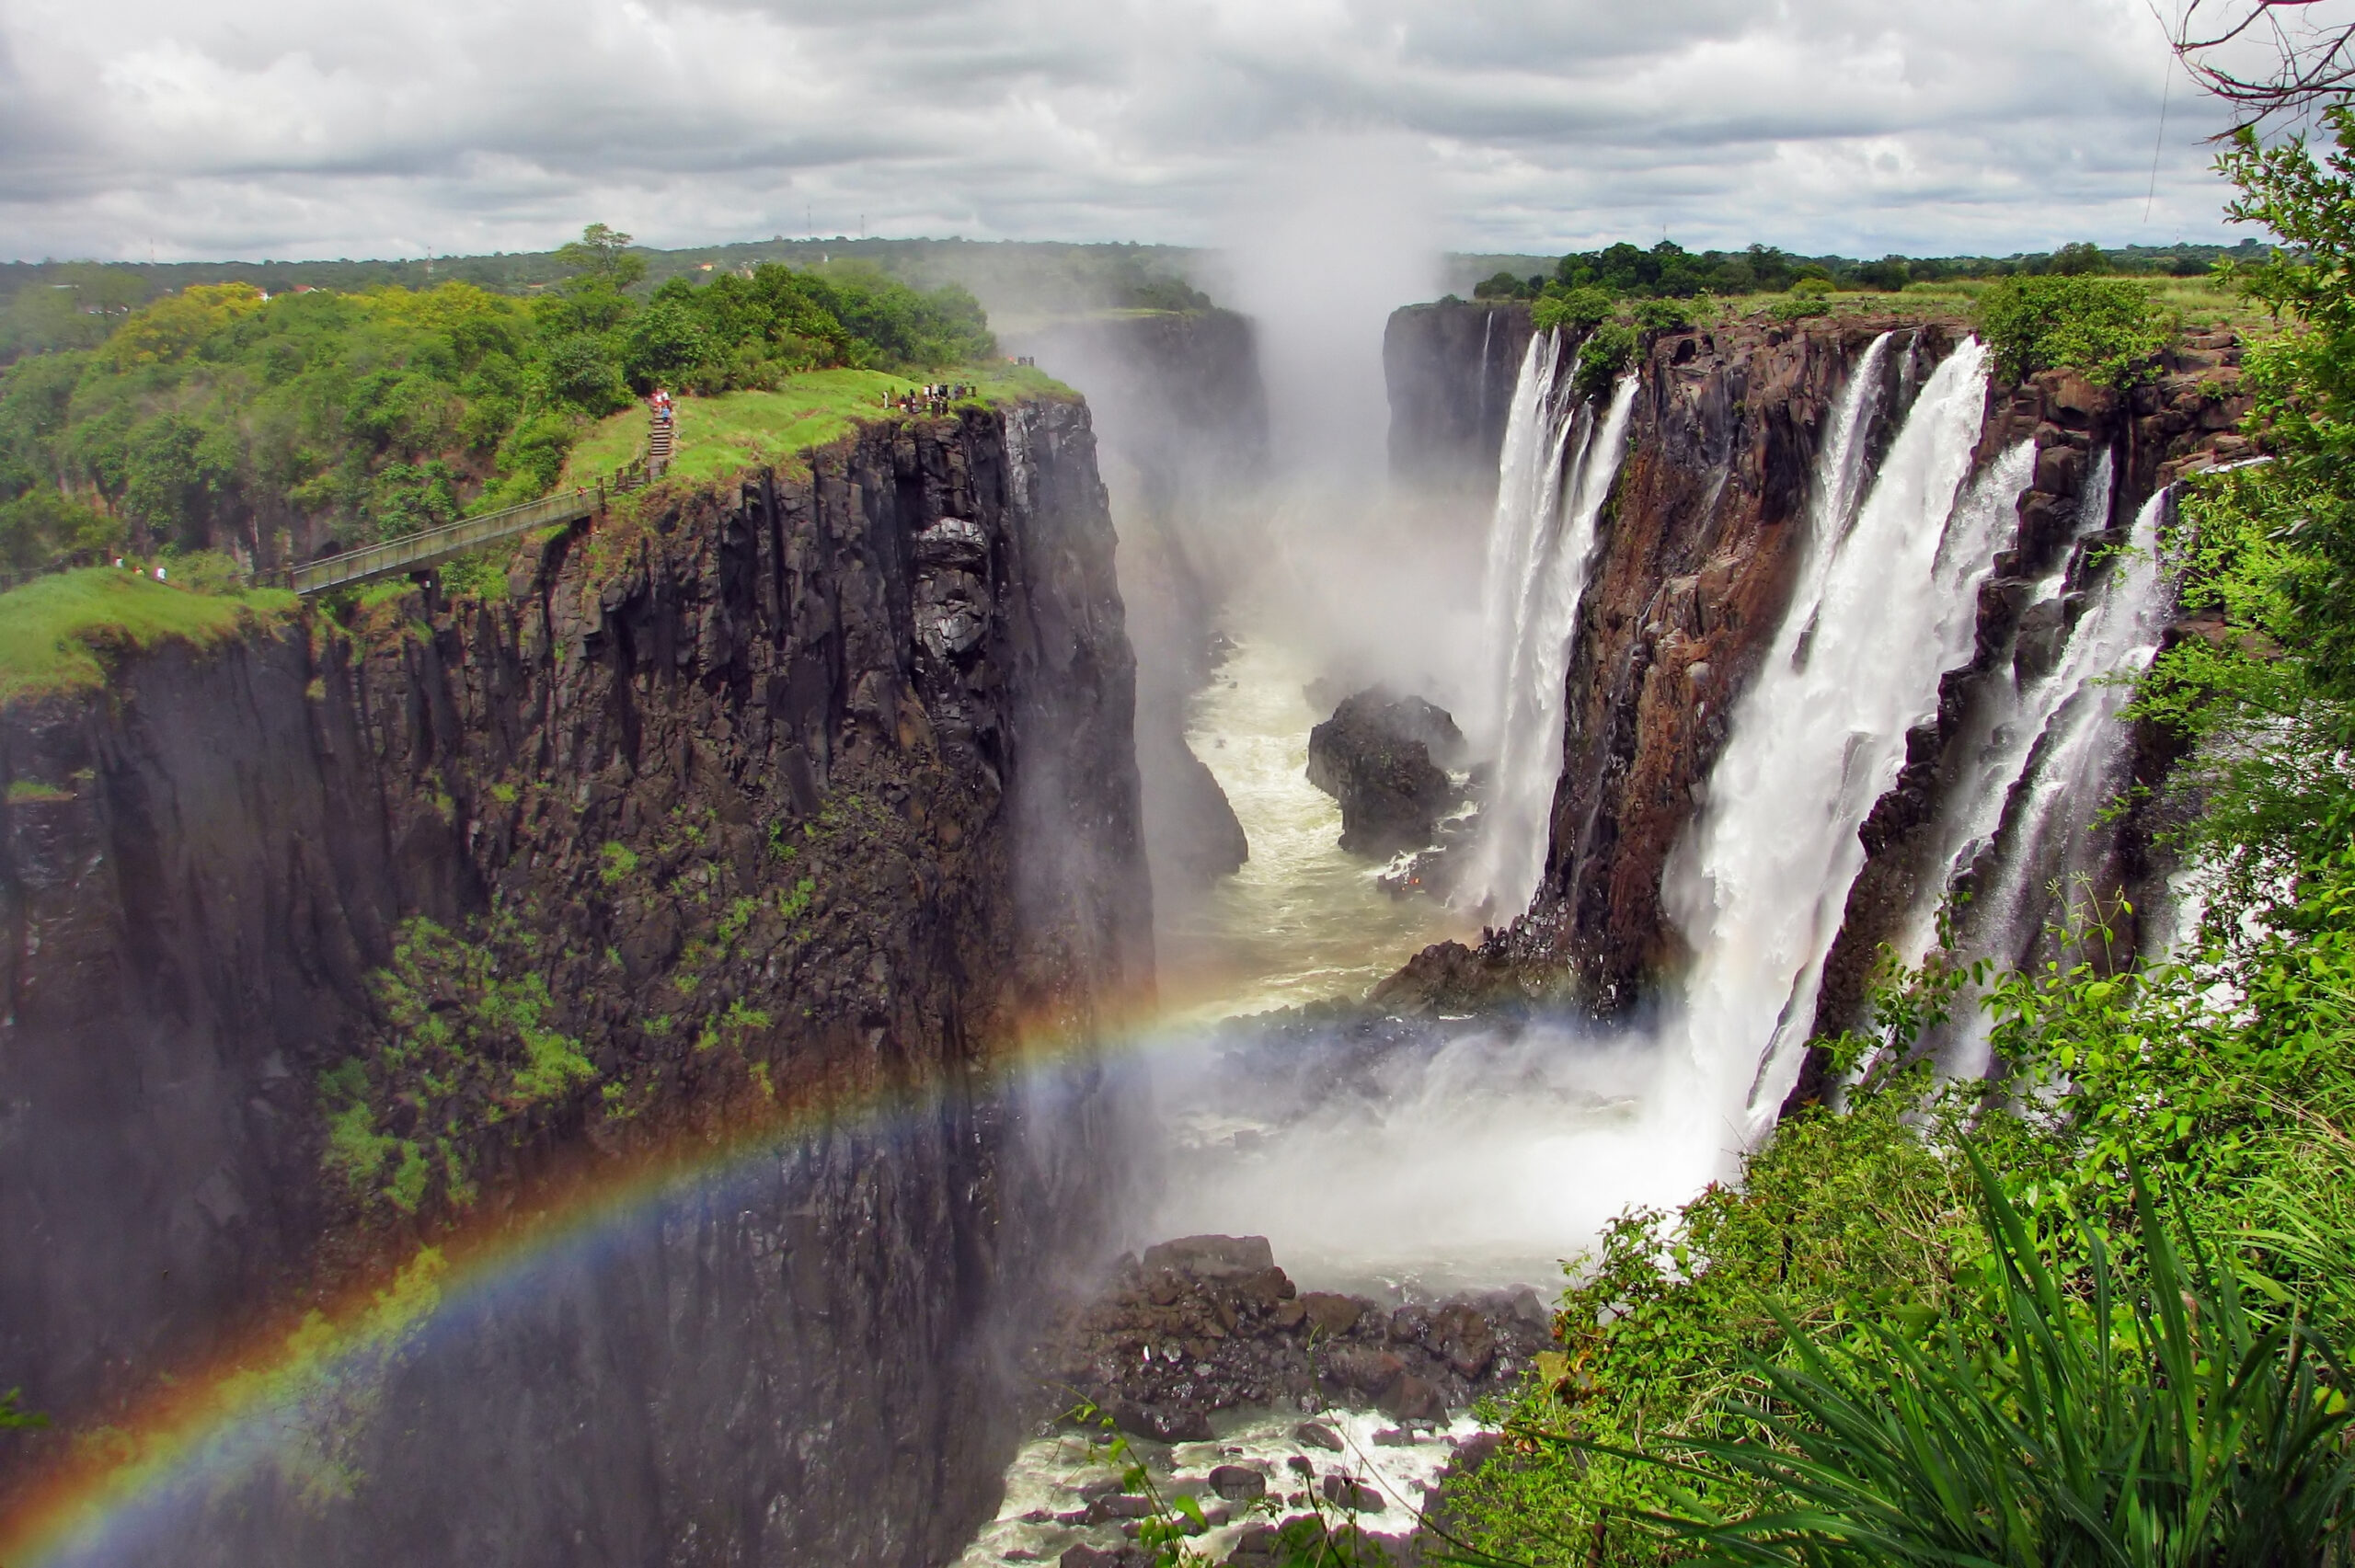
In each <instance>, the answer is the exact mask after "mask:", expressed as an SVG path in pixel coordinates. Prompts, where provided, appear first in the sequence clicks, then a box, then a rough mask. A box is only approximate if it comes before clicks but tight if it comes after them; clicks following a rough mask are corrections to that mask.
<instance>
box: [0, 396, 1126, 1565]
mask: <svg viewBox="0 0 2355 1568" xmlns="http://www.w3.org/2000/svg"><path fill="white" fill-rule="evenodd" d="M510 588H511V596H510V597H508V598H506V599H505V600H503V601H498V602H476V601H465V602H458V603H452V602H447V601H443V600H442V599H440V598H439V597H438V596H436V595H434V594H432V593H431V592H429V591H422V590H419V591H411V592H409V593H408V594H407V595H406V596H404V597H396V598H394V599H392V600H390V601H385V602H382V603H378V604H376V605H374V606H373V608H363V609H362V610H361V611H359V612H356V615H355V617H354V619H353V622H352V625H351V629H349V630H347V629H346V628H345V627H343V626H340V625H339V624H335V623H334V622H332V621H330V620H328V619H327V618H326V617H325V616H323V615H319V614H316V613H313V612H307V611H306V612H304V613H303V614H301V615H300V616H297V617H294V618H293V619H290V620H287V621H285V622H283V623H282V624H276V625H271V626H265V627H258V628H257V629H255V630H254V631H253V633H252V634H251V635H248V636H246V637H244V638H242V639H238V640H235V641H233V642H231V643H229V644H228V645H227V646H225V647H217V648H213V649H207V650H199V649H196V648H192V647H187V646H185V645H166V646H164V647H160V648H157V649H155V650H154V651H152V652H148V653H144V654H137V655H132V656H128V657H125V658H121V660H120V661H119V662H118V663H117V664H116V667H115V668H114V670H113V671H112V674H111V678H110V680H109V684H108V685H107V687H106V689H105V690H104V691H102V692H91V693H86V694H80V695H75V696H69V697H56V698H50V699H45V700H40V701H24V702H19V703H18V704H16V705H14V706H12V707H10V708H9V709H7V710H6V713H5V715H0V785H5V786H6V793H7V798H8V804H7V805H6V807H5V817H0V927H5V931H6V942H5V945H0V966H5V967H0V983H4V984H5V991H6V1019H5V1023H0V1117H5V1124H6V1137H5V1138H0V1238H4V1239H5V1240H0V1377H4V1378H5V1381H6V1382H7V1383H10V1384H14V1383H18V1382H21V1383H22V1384H23V1385H24V1387H25V1393H26V1399H27V1402H28V1403H29V1404H30V1405H32V1406H35V1407H37V1408H40V1409H43V1410H45V1411H48V1412H50V1413H52V1414H54V1415H56V1416H57V1417H59V1418H60V1420H61V1421H62V1422H63V1424H64V1425H65V1426H66V1428H67V1429H68V1431H71V1430H72V1429H74V1428H76V1427H86V1426H88V1425H92V1424H95V1423H98V1422H103V1421H107V1420H109V1419H117V1418H119V1413H121V1412H124V1411H126V1410H128V1409H130V1408H132V1402H133V1401H134V1400H135V1399H136V1398H137V1397H138V1396H139V1395H141V1394H142V1393H144V1392H145V1391H150V1390H152V1389H153V1388H154V1386H155V1379H157V1378H158V1377H159V1376H160V1375H162V1374H166V1373H169V1372H173V1371H176V1370H180V1369H184V1368H191V1367H201V1366H202V1365H203V1364H205V1363H206V1362H207V1361H208V1359H210V1358H212V1357H214V1356H218V1355H219V1354H221V1353H222V1352H223V1351H224V1350H226V1349H228V1348H231V1347H233V1346H235V1345H236V1344H237V1343H238V1342H239V1336H240V1335H241V1333H245V1332H246V1331H247V1329H248V1328H249V1327H250V1326H251V1324H252V1323H253V1322H255V1320H256V1318H257V1315H258V1312H259V1311H260V1310H261V1308H262V1306H263V1305H264V1304H270V1305H273V1306H275V1307H277V1308H279V1309H281V1310H282V1311H281V1315H283V1313H288V1312H292V1311H293V1310H298V1309H299V1308H300V1307H301V1306H303V1305H304V1304H305V1303H306V1302H307V1301H309V1300H311V1299H316V1298H317V1296H318V1294H319V1292H320V1290H321V1288H322V1287H323V1286H324V1285H325V1284H327V1283H332V1282H334V1281H336V1280H338V1279H350V1278H362V1277H365V1276H366V1275H367V1271H368V1268H369V1265H371V1264H372V1262H373V1261H375V1260H378V1259H382V1258H384V1257H387V1256H397V1255H400V1254H402V1253H405V1252H406V1251H407V1250H408V1248H409V1247H410V1246H411V1245H412V1244H414V1243H415V1242H420V1241H431V1240H433V1239H435V1238H437V1237H438V1236H440V1235H442V1234H443V1233H445V1232H451V1231H455V1232H457V1233H460V1234H463V1233H464V1232H465V1229H466V1228H467V1227H469V1226H481V1225H485V1224H494V1225H495V1224H496V1223H497V1221H498V1219H499V1217H500V1214H501V1213H502V1212H503V1211H504V1210H505V1209H507V1208H509V1207H527V1206H528V1204H529V1201H530V1200H531V1198H532V1196H533V1195H534V1192H535V1191H538V1190H541V1188H542V1187H543V1186H544V1185H546V1184H548V1183H552V1182H554V1181H555V1180H556V1179H557V1174H558V1173H576V1174H577V1173H578V1172H579V1171H580V1170H581V1169H582V1168H583V1167H586V1168H588V1169H591V1170H592V1171H593V1170H594V1169H595V1168H596V1167H597V1166H598V1164H599V1162H615V1163H626V1162H629V1161H630V1160H631V1159H633V1158H635V1157H638V1156H643V1155H650V1154H653V1153H656V1152H659V1151H661V1150H663V1149H665V1148H672V1147H677V1146H679V1145H681V1144H682V1143H683V1142H684V1143H686V1144H688V1145H690V1146H693V1143H694V1140H695V1139H707V1140H708V1139H716V1138H717V1137H718V1134H719V1133H720V1131H721V1130H722V1129H723V1128H724V1127H727V1126H729V1125H731V1120H732V1121H734V1122H741V1120H742V1119H743V1118H744V1117H746V1116H751V1117H752V1118H755V1119H757V1118H758V1117H759V1116H760V1115H761V1114H762V1113H763V1112H764V1109H765V1108H767V1107H769V1106H772V1105H774V1106H775V1107H778V1108H779V1109H780V1110H783V1109H787V1108H791V1107H797V1106H799V1107H806V1108H809V1109H810V1111H811V1112H813V1113H814V1112H822V1111H823V1110H824V1109H825V1108H826V1107H827V1106H829V1105H841V1104H848V1103H851V1102H852V1101H853V1100H861V1101H867V1100H872V1101H876V1102H878V1103H880V1104H886V1105H892V1106H897V1107H898V1109H897V1110H896V1111H895V1112H894V1113H893V1114H891V1115H890V1116H875V1117H864V1118H859V1119H829V1118H826V1117H823V1116H814V1119H813V1116H803V1117H802V1119H801V1124H800V1125H802V1126H803V1127H806V1128H810V1129H814V1130H809V1131H807V1133H806V1136H796V1137H795V1138H792V1139H784V1140H780V1141H777V1142H775V1143H774V1144H772V1145H769V1146H767V1147H766V1148H765V1149H764V1150H761V1151H757V1152H754V1153H752V1154H751V1155H749V1156H747V1157H746V1158H745V1159H744V1160H742V1161H741V1162H738V1163H737V1164H736V1165H734V1166H731V1167H730V1169H729V1171H728V1172H727V1173H726V1179H725V1180H724V1181H722V1182H719V1183H718V1184H717V1185H707V1186H703V1187H696V1188H693V1189H690V1190H685V1191H682V1192H680V1193H677V1194H674V1195H672V1196H670V1197H669V1198H666V1199H664V1200H663V1201H661V1203H659V1204H655V1205H651V1206H649V1207H645V1208H644V1209H643V1211H642V1212H638V1213H637V1214H635V1215H633V1216H631V1217H629V1218H628V1219H626V1221H616V1222H615V1230H613V1232H612V1234H611V1235H610V1236H608V1237H605V1238H603V1241H601V1242H600V1245H599V1246H598V1247H597V1248H596V1249H594V1250H592V1251H591V1252H589V1253H578V1254H566V1255H564V1256H561V1257H557V1258H554V1259H551V1260H550V1261H549V1262H548V1263H547V1264H546V1265H545V1269H544V1272H542V1273H541V1274H539V1275H536V1276H532V1277H531V1278H529V1279H527V1280H523V1281H521V1282H519V1284H518V1286H517V1288H512V1289H510V1290H507V1291H505V1292H501V1293H492V1294H490V1295H488V1296H486V1297H483V1298H482V1299H479V1300H477V1301H475V1302H474V1303H473V1305H472V1306H471V1307H470V1308H469V1309H468V1310H470V1311H472V1312H473V1313H474V1316H473V1317H472V1318H471V1319H470V1320H468V1321H467V1322H466V1323H465V1330H464V1333H462V1334H455V1335H453V1336H452V1337H451V1338H450V1339H449V1342H448V1343H447V1344H446V1345H434V1344H432V1343H431V1336H430V1335H429V1343H427V1344H426V1345H423V1346H422V1347H421V1348H420V1349H419V1352H418V1354H416V1355H415V1356H410V1357H405V1358H402V1359H399V1360H397V1361H396V1363H394V1364H392V1365H390V1366H389V1367H387V1368H385V1369H384V1371H383V1374H382V1376H381V1378H380V1379H378V1386H377V1388H376V1390H375V1392H374V1394H373V1396H372V1400H373V1402H372V1403H371V1404H370V1406H369V1408H370V1409H372V1410H373V1411H375V1412H376V1414H375V1415H374V1416H373V1417H372V1418H370V1419H367V1420H362V1421H358V1422H357V1423H356V1425H353V1426H352V1428H351V1429H350V1430H347V1431H341V1432H339V1433H338V1434H337V1435H335V1436H334V1437H333V1439H332V1444H333V1447H334V1450H335V1451H334V1455H333V1458H334V1459H335V1472H336V1473H337V1474H339V1475H343V1476H346V1477H348V1478H349V1479H350V1485H349V1487H348V1489H347V1490H348V1494H346V1495H341V1496H339V1497H331V1498H329V1499H327V1500H326V1501H324V1502H323V1501H321V1500H320V1499H319V1498H318V1497H317V1496H316V1495H315V1491H316V1489H311V1490H308V1491H306V1489H304V1488H303V1487H299V1486H296V1485H294V1484H293V1483H292V1482H289V1481H288V1480H287V1479H286V1478H285V1477H284V1476H283V1475H279V1474H275V1473H270V1474H262V1475H258V1476H254V1477H248V1478H246V1479H244V1480H242V1481H240V1482H238V1483H237V1484H236V1485H234V1486H223V1485H213V1486H212V1487H211V1490H210V1491H206V1490H204V1489H203V1488H200V1489H199V1490H198V1492H197V1493H195V1494H191V1500H190V1513H191V1516H190V1517H188V1518H176V1519H174V1520H172V1521H171V1522H170V1526H169V1528H168V1530H167V1532H165V1533H164V1534H162V1535H159V1536H158V1538H157V1539H146V1540H130V1541H122V1542H116V1543H113V1544H112V1545H110V1546H109V1552H108V1555H109V1560H111V1561H166V1560H169V1561H174V1562H200V1561H203V1562H224V1563H226V1562H247V1563H263V1562H289V1563H294V1562H318V1561H326V1560H356V1559H358V1558H359V1557H362V1556H364V1557H366V1558H367V1560H369V1561H374V1562H409V1561H416V1562H454V1561H465V1560H472V1559H487V1560H491V1561H498V1562H509V1563H534V1562H546V1563H550V1564H555V1563H580V1562H616V1563H619V1562H628V1563H646V1562H718V1561H726V1562H746V1563H753V1562H762V1563H787V1562H821V1561H822V1562H877V1563H887V1562H888V1563H902V1562H906V1563H913V1562H935V1561H939V1560H941V1559H943V1558H945V1557H947V1556H949V1555H953V1553H954V1551H956V1550H957V1548H958V1546H959V1544H960V1543H961V1541H962V1539H964V1537H965V1535H966V1534H967V1533H968V1532H969V1530H970V1529H971V1527H972V1526H973V1525H974V1524H975V1523H976V1522H977V1521H978V1520H979V1519H981V1518H982V1517H984V1516H986V1515H987V1512H988V1510H989V1508H990V1507H991V1506H992V1505H994V1494H995V1490H996V1488H997V1486H998V1483H999V1482H998V1472H999V1468H1000V1467H1001V1465H1002V1464H1003V1462H1004V1460H1005V1457H1006V1455H1007V1453H1008V1452H1010V1446H1011V1443H1012V1441H1013V1436H1014V1426H1013V1423H1014V1421H1015V1415H1014V1413H1013V1412H1012V1410H1011V1409H1010V1407H1009V1405H1008V1402H1007V1401H1006V1398H1005V1383H1004V1381H1003V1374H1002V1371H1001V1362H1000V1359H999V1356H998V1352H997V1343H996V1341H997V1336H998V1335H999V1334H1000V1333H1002V1332H1004V1330H1005V1326H1006V1324H1007V1323H1008V1322H1009V1321H1010V1320H1011V1319H1012V1318H1013V1317H1015V1316H1018V1315H1020V1314H1023V1313H1024V1312H1026V1311H1027V1310H1028V1309H1029V1308H1030V1307H1031V1306H1033V1305H1034V1304H1035V1302H1036V1299H1037V1297H1038V1296H1039V1295H1040V1292H1042V1291H1044V1290H1046V1289H1048V1288H1051V1286H1053V1285H1054V1284H1055V1283H1056V1282H1057V1280H1058V1278H1059V1277H1060V1276H1061V1275H1062V1274H1063V1272H1065V1271H1068V1270H1072V1269H1075V1268H1081V1267H1085V1266H1086V1265H1089V1264H1091V1263H1092V1262H1094V1261H1095V1260H1094V1258H1093V1255H1092V1252H1091V1249H1092V1247H1093V1245H1094V1242H1095V1239H1096V1234H1097V1229H1096V1228H1097V1220H1098V1219H1099V1218H1100V1217H1101V1216H1102V1215H1103V1214H1104V1213H1105V1211H1106V1210H1107V1209H1108V1208H1109V1206H1110V1205H1111V1204H1113V1203H1114V1202H1115V1201H1116V1200H1117V1194H1115V1193H1114V1192H1113V1191H1112V1190H1111V1187H1110V1185H1109V1183H1108V1182H1107V1181H1106V1179H1105V1178H1104V1177H1103V1176H1102V1174H1101V1172H1102V1171H1103V1169H1104V1168H1105V1167H1106V1166H1107V1164H1109V1152H1110V1151H1111V1150H1114V1149H1115V1148H1117V1147H1118V1145H1119V1143H1120V1131H1119V1129H1120V1121H1119V1118H1120V1105H1119V1103H1118V1099H1117V1097H1116V1096H1115V1095H1114V1094H1113V1093H1111V1092H1110V1091H1109V1089H1108V1088H1107V1087H1106V1085H1105V1084H1104V1082H1101V1081H1100V1079H1099V1077H1098V1075H1097V1072H1096V1070H1094V1069H1092V1068H1089V1067H1086V1066H1085V1065H1077V1066H1067V1067H1065V1068H1064V1069H1063V1070H1061V1071H1059V1072H1057V1073H1055V1074H1053V1075H1051V1076H1042V1075H1039V1074H1025V1073H1017V1072H1016V1071H1014V1070H1013V1069H1014V1068H1015V1067H1016V1066H1017V1047H1018V1046H1019V1045H1020V1044H1021V1042H1022V1040H1023V1038H1024V1037H1025V1036H1026V1035H1028V1036H1046V1037H1050V1038H1052V1037H1060V1036H1075V1035H1086V1034H1090V1033H1092V1032H1094V1031H1095V1030H1096V1029H1097V1027H1098V1026H1100V1025H1104V1024H1109V1022H1110V1020H1111V1018H1112V1017H1113V1015H1114V1014H1115V1013H1116V1012H1117V1010H1118V1009H1119V1008H1120V1006H1121V1005H1122V1004H1123V1003H1124V1002H1126V1001H1132V1000H1134V999H1135V998H1136V997H1137V995H1138V994H1139V993H1140V992H1141V991H1144V990H1148V989H1149V986H1150V980H1151V977H1150V940H1151V939H1150V919H1151V917H1150V896H1149V892H1148V890H1147V886H1146V880H1145V871H1144V864H1143V850H1142V835H1141V830H1140V826H1139V814H1138V805H1137V780H1136V773H1135V768H1134V764H1133V761H1132V756H1133V750H1132V732H1131V731H1132V704H1133V667H1132V656H1131V653H1130V649H1129V645H1128V642H1127V639H1126V635H1125V633H1124V628H1123V609H1122V604H1121V601H1120V594H1119V592H1118V590H1117V588H1116V586H1115V581H1114V572H1113V539H1112V532H1111V528H1110V523H1109V515H1108V511H1107V507H1106V499H1105V493H1104V489H1103V486H1102V484H1101V482H1100V480H1099V479H1098V477H1097V467H1096V458H1095V449H1094V437H1093V435H1092V432H1091V429H1090V427H1089V423H1088V418H1087V414H1086V409H1085V408H1084V407H1082V406H1077V405H1074V404H1068V403H1059V402H1040V403H1034V404H1030V405H1026V406H1014V407H1010V408H1007V409H1005V410H1003V411H999V412H990V413H983V412H979V411H972V412H965V413H960V414H959V416H957V417H955V418H948V419H937V420H918V421H902V422H894V423H889V424H879V425H874V426H869V427H867V428H865V429H862V430H861V431H860V432H859V433H858V434H857V435H856V436H855V437H852V438H847V439H845V440H844V441H841V442H839V443H837V444H835V445H834V446H832V447H829V448H826V449H823V450H821V452H817V453H814V454H812V462H811V464H810V468H809V469H808V470H807V471H800V470H798V469H797V470H792V471H781V472H771V473H762V474H759V475H754V476H752V478H750V479H747V480H746V481H745V482H743V483H742V484H741V486H737V485H734V484H730V485H729V486H727V487H726V488H725V489H724V490H720V491H713V490H709V489H706V490H700V491H697V490H689V489H679V490H676V491H672V490H667V489H666V490H661V491H658V492H655V493H653V494H652V495H650V496H649V497H647V498H645V499H644V506H643V509H642V510H641V512H640V513H639V515H638V517H637V518H636V519H635V520H634V521H631V520H624V519H620V518H606V519H601V520H599V521H597V523H596V524H595V525H594V526H593V527H592V528H590V529H588V530H586V531H584V532H569V533H565V534H563V535H560V536H558V537H557V538H554V539H553V540H551V541H550V542H549V543H548V544H546V546H545V549H544V550H543V551H541V552H540V553H539V554H538V555H537V556H536V558H533V557H531V556H528V555H527V556H525V557H523V558H519V562H518V565H517V567H516V569H515V571H514V573H513V575H512V576H511V578H510ZM423 922H430V923H423ZM36 1457H37V1456H36ZM197 1516H201V1518H200V1517H197ZM363 1543H365V1549H364V1550H363Z"/></svg>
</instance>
